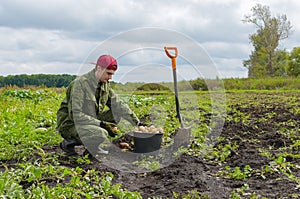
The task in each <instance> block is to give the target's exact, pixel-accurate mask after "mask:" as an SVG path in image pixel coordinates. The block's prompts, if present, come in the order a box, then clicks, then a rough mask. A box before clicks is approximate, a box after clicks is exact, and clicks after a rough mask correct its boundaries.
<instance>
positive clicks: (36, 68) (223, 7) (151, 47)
mask: <svg viewBox="0 0 300 199" xmlns="http://www.w3.org/2000/svg"><path fill="white" fill-rule="evenodd" d="M257 3H260V4H262V5H267V6H269V7H270V10H271V13H272V14H273V15H274V16H276V15H277V14H286V15H287V18H288V20H289V21H290V22H291V24H292V26H293V33H292V34H291V35H290V37H289V38H288V39H286V40H284V41H282V42H281V44H280V47H281V48H285V49H287V50H291V49H292V48H293V47H296V46H300V44H299V42H300V37H299V35H300V23H299V18H300V16H299V14H298V13H299V10H300V1H298V0H255V1H254V0H252V1H251V0H250V1H242V0H152V1H149V0H111V1H109V0H43V1H39V0H9V1H1V3H0V42H1V45H0V56H1V59H0V69H1V70H0V75H4V76H6V75H9V74H35V73H45V74H75V75H79V74H81V73H84V72H86V71H88V70H90V69H91V68H92V67H93V66H92V65H90V64H89V63H90V62H93V61H96V60H97V58H98V56H99V55H100V54H104V53H108V54H111V55H113V56H114V57H116V58H117V59H118V64H119V69H118V71H117V73H116V75H115V76H114V80H115V81H120V82H126V81H151V80H153V81H162V80H163V81H169V80H171V78H172V74H171V69H170V67H169V66H170V63H171V61H170V59H169V58H167V57H166V55H165V53H164V51H163V47H164V46H165V45H172V46H177V47H178V51H179V55H178V58H177V72H178V75H179V79H193V78H197V77H216V76H218V77H221V78H230V77H246V76H247V70H246V68H244V67H243V64H242V63H243V60H245V59H248V58H249V54H250V53H251V49H252V46H251V43H250V42H249V38H248V36H249V34H252V33H254V32H255V30H256V29H255V27H254V26H253V25H251V24H245V23H243V22H242V19H243V18H244V15H245V14H250V13H251V8H252V7H253V6H254V5H255V4H257Z"/></svg>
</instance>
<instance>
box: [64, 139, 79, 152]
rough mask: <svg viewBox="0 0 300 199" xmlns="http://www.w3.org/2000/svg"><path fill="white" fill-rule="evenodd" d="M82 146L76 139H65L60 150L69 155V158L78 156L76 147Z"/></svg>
mask: <svg viewBox="0 0 300 199" xmlns="http://www.w3.org/2000/svg"><path fill="white" fill-rule="evenodd" d="M78 145H80V144H79V143H78V142H77V141H76V140H75V139H64V140H63V141H62V142H61V143H60V148H61V149H62V150H63V151H64V152H65V153H66V154H67V155H68V156H77V155H78V153H76V151H75V146H78Z"/></svg>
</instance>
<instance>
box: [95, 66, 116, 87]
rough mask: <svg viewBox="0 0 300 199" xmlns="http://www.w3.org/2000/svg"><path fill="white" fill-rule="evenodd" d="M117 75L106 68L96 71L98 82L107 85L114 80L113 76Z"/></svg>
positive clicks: (99, 68)
mask: <svg viewBox="0 0 300 199" xmlns="http://www.w3.org/2000/svg"><path fill="white" fill-rule="evenodd" d="M114 74H115V71H114V70H107V69H106V68H102V67H98V68H97V71H96V78H97V77H98V78H97V80H98V82H103V83H107V82H108V81H109V80H111V79H112V76H113V75H114Z"/></svg>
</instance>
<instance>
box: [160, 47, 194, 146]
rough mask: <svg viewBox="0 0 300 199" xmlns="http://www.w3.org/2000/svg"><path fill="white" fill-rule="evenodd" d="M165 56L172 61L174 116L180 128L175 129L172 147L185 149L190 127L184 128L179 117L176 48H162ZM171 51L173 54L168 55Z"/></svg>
mask: <svg viewBox="0 0 300 199" xmlns="http://www.w3.org/2000/svg"><path fill="white" fill-rule="evenodd" d="M164 49H165V52H166V54H167V56H168V57H169V58H170V59H171V60H172V70H173V81H174V91H175V104H176V114H177V118H178V120H179V123H180V128H177V129H175V138H174V145H175V147H180V146H183V147H187V146H188V145H189V142H190V136H191V127H184V125H183V122H182V117H181V115H180V107H179V99H178V86H177V73H176V57H177V55H178V50H177V47H167V46H165V47H164ZM171 51H173V53H170V52H171Z"/></svg>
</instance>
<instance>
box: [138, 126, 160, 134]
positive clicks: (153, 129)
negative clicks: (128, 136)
mask: <svg viewBox="0 0 300 199" xmlns="http://www.w3.org/2000/svg"><path fill="white" fill-rule="evenodd" d="M134 131H135V132H138V133H163V129H162V128H161V127H159V128H156V127H155V126H154V125H151V126H139V127H137V128H135V129H134Z"/></svg>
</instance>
